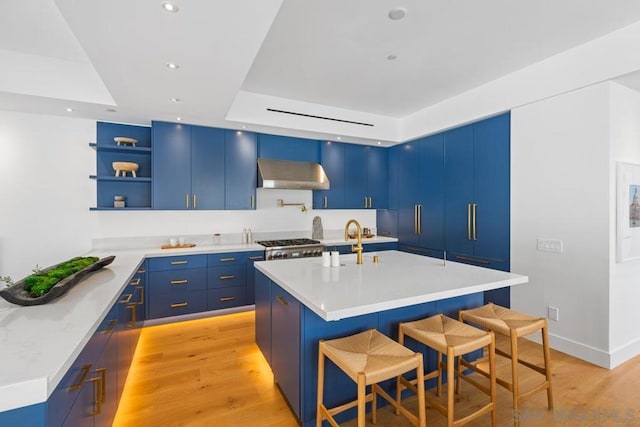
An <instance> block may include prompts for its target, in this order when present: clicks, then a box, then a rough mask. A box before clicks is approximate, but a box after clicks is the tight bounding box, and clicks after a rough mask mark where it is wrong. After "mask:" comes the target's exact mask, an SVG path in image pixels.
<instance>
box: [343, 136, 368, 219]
mask: <svg viewBox="0 0 640 427" xmlns="http://www.w3.org/2000/svg"><path fill="white" fill-rule="evenodd" d="M367 148H369V147H366V146H364V145H355V144H345V148H344V154H345V157H344V181H345V189H346V190H345V195H344V207H345V208H347V209H365V208H368V207H369V199H368V197H369V192H368V187H367V166H368V160H367V159H368V150H367Z"/></svg>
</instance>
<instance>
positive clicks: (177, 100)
mask: <svg viewBox="0 0 640 427" xmlns="http://www.w3.org/2000/svg"><path fill="white" fill-rule="evenodd" d="M169 101H171V102H180V98H169Z"/></svg>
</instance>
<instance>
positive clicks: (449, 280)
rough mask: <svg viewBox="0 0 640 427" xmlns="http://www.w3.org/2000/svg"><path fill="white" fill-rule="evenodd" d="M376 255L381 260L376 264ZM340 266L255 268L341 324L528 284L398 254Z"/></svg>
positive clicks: (298, 262)
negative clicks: (363, 316)
mask: <svg viewBox="0 0 640 427" xmlns="http://www.w3.org/2000/svg"><path fill="white" fill-rule="evenodd" d="M374 255H377V256H378V258H379V262H378V263H374V262H373V257H374ZM340 260H341V266H340V267H323V266H322V260H321V259H319V258H301V259H293V260H282V261H261V262H257V263H256V264H255V266H256V268H257V269H258V270H259V271H261V272H263V273H264V274H265V275H267V277H269V278H270V279H271V280H273V281H274V282H275V283H277V284H278V285H279V286H281V287H282V288H283V289H284V290H285V291H287V292H289V293H290V294H291V295H292V296H293V297H295V298H296V299H297V300H298V301H300V302H301V303H302V304H304V305H305V306H307V307H308V308H309V309H311V310H312V311H313V312H314V313H316V314H317V315H318V316H320V317H321V318H322V319H324V320H327V321H330V320H340V319H344V318H349V317H353V316H359V315H363V314H369V313H374V312H379V311H384V310H390V309H393V308H398V307H406V306H409V305H414V304H420V303H424V302H429V301H436V300H441V299H445V298H451V297H456V296H461V295H468V294H472V293H476V292H482V291H488V290H491V289H498V288H503V287H506V286H514V285H519V284H523V283H527V282H528V281H529V278H528V277H527V276H523V275H521V274H515V273H506V272H503V271H498V270H490V269H487V268H482V267H475V266H471V265H467V264H460V263H456V262H450V261H447V263H446V265H445V264H444V262H443V261H442V260H439V259H436V258H429V257H424V256H420V255H414V254H409V253H404V252H398V251H382V252H369V253H364V254H363V264H361V265H358V264H356V255H355V254H353V255H341V256H340Z"/></svg>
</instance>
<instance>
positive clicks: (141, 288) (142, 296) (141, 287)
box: [136, 286, 144, 305]
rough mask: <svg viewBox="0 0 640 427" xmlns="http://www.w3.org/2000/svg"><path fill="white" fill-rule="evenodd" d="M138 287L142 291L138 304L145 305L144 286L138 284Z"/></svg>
mask: <svg viewBox="0 0 640 427" xmlns="http://www.w3.org/2000/svg"><path fill="white" fill-rule="evenodd" d="M136 288H137V289H138V290H139V291H140V299H139V300H138V302H137V303H136V304H138V305H144V286H136Z"/></svg>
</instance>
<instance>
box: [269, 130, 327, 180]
mask: <svg viewBox="0 0 640 427" xmlns="http://www.w3.org/2000/svg"><path fill="white" fill-rule="evenodd" d="M258 157H259V158H266V159H278V160H293V161H299V162H315V163H319V162H320V142H319V141H317V140H313V139H304V138H293V137H290V136H279V135H267V134H264V133H260V134H258ZM329 179H331V177H329Z"/></svg>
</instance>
